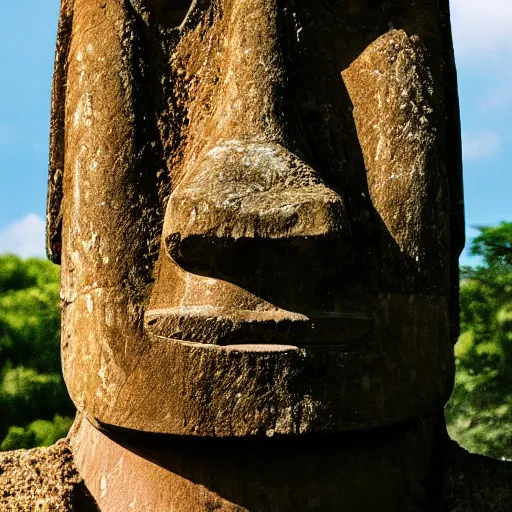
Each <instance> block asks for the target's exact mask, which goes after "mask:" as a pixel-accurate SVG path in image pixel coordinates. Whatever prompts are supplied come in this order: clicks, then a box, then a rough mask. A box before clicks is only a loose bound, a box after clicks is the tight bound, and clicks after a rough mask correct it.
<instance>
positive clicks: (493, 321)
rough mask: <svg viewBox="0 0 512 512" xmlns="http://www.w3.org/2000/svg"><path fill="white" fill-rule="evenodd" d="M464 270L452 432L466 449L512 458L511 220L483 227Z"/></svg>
mask: <svg viewBox="0 0 512 512" xmlns="http://www.w3.org/2000/svg"><path fill="white" fill-rule="evenodd" d="M478 229H479V231H480V234H479V235H478V236H477V237H476V238H475V239H474V240H473V241H472V243H471V253H472V254H473V255H475V256H479V257H480V258H481V261H482V264H480V265H478V266H476V267H474V268H472V267H463V268H462V269H461V296H460V298H461V336H460V338H459V341H458V343H457V345H456V346H455V356H456V364H457V374H456V379H455V389H454V392H453V395H452V398H451V400H450V402H449V403H448V405H447V408H446V417H447V422H448V430H449V432H450V435H451V436H452V437H453V438H454V439H456V440H457V441H458V442H459V443H460V444H461V445H463V446H465V447H466V448H467V449H468V450H470V451H474V452H478V453H484V454H487V455H491V456H494V457H506V458H508V459H512V222H502V223H501V224H499V225H498V226H495V227H480V228H478Z"/></svg>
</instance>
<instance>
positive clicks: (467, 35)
mask: <svg viewBox="0 0 512 512" xmlns="http://www.w3.org/2000/svg"><path fill="white" fill-rule="evenodd" d="M450 5H451V13H452V27H453V37H454V43H455V51H456V54H457V57H458V58H462V59H463V60H466V59H472V58H474V57H475V56H478V57H481V56H482V55H485V56H487V57H488V58H489V59H491V60H493V61H495V60H501V56H502V55H503V54H504V53H506V55H507V60H508V61H509V62H510V60H509V57H508V55H509V53H508V52H509V51H510V50H511V49H512V2H511V0H450Z"/></svg>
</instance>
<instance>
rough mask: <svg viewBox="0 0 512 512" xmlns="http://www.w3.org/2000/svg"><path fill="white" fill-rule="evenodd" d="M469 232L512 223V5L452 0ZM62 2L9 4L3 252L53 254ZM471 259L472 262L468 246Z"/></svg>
mask: <svg viewBox="0 0 512 512" xmlns="http://www.w3.org/2000/svg"><path fill="white" fill-rule="evenodd" d="M451 5H452V23H453V30H454V38H455V51H456V56H457V68H458V72H459V90H460V100H461V111H462V132H463V146H464V147H463V152H464V176H465V178H464V182H465V195H466V222H467V235H468V237H471V236H472V235H474V234H475V231H474V229H472V226H475V225H490V224H496V223H498V222H499V221H501V220H511V221H512V201H511V195H512V174H511V172H510V167H511V165H512V164H511V159H512V123H511V121H510V120H511V119H512V1H511V0H485V1H483V0H451ZM58 8H59V2H58V0H17V1H16V2H7V1H5V0H4V1H2V2H0V23H1V25H2V29H1V30H0V65H1V69H2V75H1V80H0V172H1V186H0V252H14V253H17V254H20V255H22V256H30V255H41V256H42V255H43V254H44V242H43V240H44V215H45V201H46V176H47V160H48V125H49V109H50V107H49V103H50V84H51V73H52V66H53V52H54V45H55V33H56V26H57V17H58ZM461 262H462V263H465V264H467V263H472V260H471V258H468V255H467V252H465V253H464V254H463V257H462V260H461Z"/></svg>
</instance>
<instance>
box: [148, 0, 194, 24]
mask: <svg viewBox="0 0 512 512" xmlns="http://www.w3.org/2000/svg"><path fill="white" fill-rule="evenodd" d="M193 3H194V0H148V4H149V6H150V8H151V10H152V11H153V12H154V13H155V14H156V16H157V17H158V21H159V22H160V24H161V25H162V26H164V27H167V28H171V27H179V26H180V25H181V24H182V23H183V21H184V20H185V18H186V17H187V13H188V11H189V10H190V8H191V7H192V4H193Z"/></svg>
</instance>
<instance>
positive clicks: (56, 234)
mask: <svg viewBox="0 0 512 512" xmlns="http://www.w3.org/2000/svg"><path fill="white" fill-rule="evenodd" d="M72 21H73V0H63V1H62V2H61V7H60V15H59V25H58V30H57V47H56V50H55V71H54V73H53V84H52V98H51V119H50V162H49V169H48V195H47V203H46V254H47V255H48V258H49V259H50V260H51V261H53V262H54V263H59V264H60V255H61V247H62V241H61V238H62V236H61V233H62V196H63V192H62V179H63V174H64V111H65V104H66V81H67V73H68V54H69V45H70V40H71V26H72Z"/></svg>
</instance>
